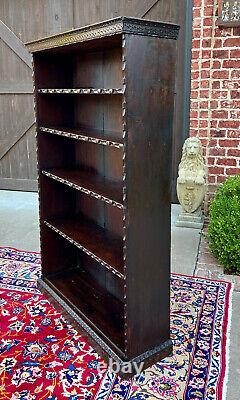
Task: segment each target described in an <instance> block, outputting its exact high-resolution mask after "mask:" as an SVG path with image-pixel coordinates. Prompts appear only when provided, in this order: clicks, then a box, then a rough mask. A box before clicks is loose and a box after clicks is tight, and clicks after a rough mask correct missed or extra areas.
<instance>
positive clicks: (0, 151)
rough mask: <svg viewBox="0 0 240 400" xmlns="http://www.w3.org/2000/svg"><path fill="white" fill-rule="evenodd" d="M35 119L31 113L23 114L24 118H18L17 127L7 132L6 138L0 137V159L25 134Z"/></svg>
mask: <svg viewBox="0 0 240 400" xmlns="http://www.w3.org/2000/svg"><path fill="white" fill-rule="evenodd" d="M34 123H35V120H34V118H33V115H32V114H30V115H25V118H24V120H23V119H22V120H19V124H20V126H19V129H18V130H17V131H15V130H14V132H9V134H8V139H0V160H1V159H2V158H3V157H4V156H5V154H6V153H7V152H8V151H9V150H10V149H11V148H12V147H13V146H14V145H15V144H16V143H17V142H18V141H19V140H20V139H21V138H22V137H23V136H24V135H25V133H26V132H27V131H28V130H29V129H30V128H31V127H32V126H33V124H34Z"/></svg>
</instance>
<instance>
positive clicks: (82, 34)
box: [26, 17, 179, 52]
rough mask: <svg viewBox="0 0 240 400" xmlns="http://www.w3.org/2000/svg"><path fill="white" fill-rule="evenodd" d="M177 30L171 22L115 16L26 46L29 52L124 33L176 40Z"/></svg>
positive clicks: (176, 26) (177, 27)
mask: <svg viewBox="0 0 240 400" xmlns="http://www.w3.org/2000/svg"><path fill="white" fill-rule="evenodd" d="M178 31H179V26H178V25H175V24H172V23H171V24H170V23H166V22H158V21H148V20H144V19H139V18H132V17H117V18H113V19H110V20H107V21H103V22H99V23H96V24H93V25H88V26H85V27H83V28H79V29H73V30H70V31H67V32H63V33H60V34H56V35H53V36H48V37H46V38H42V39H38V40H35V41H32V42H28V43H26V46H27V48H28V50H29V51H30V52H37V51H42V50H47V49H53V48H55V47H62V46H69V45H72V44H76V43H81V42H86V41H90V40H94V39H99V38H104V37H108V36H113V35H119V34H124V33H128V34H133V35H143V36H155V37H160V38H166V39H174V40H176V39H177V37H178Z"/></svg>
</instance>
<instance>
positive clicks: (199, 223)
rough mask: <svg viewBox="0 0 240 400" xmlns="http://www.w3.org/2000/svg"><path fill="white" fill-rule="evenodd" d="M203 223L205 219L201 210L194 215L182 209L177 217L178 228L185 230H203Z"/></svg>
mask: <svg viewBox="0 0 240 400" xmlns="http://www.w3.org/2000/svg"><path fill="white" fill-rule="evenodd" d="M203 221H204V218H203V212H202V210H201V208H200V209H198V210H196V211H195V212H193V213H187V212H186V211H184V210H183V209H181V212H180V213H179V215H178V217H177V221H176V226H180V227H183V228H195V229H202V228H203Z"/></svg>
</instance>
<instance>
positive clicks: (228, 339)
mask: <svg viewBox="0 0 240 400" xmlns="http://www.w3.org/2000/svg"><path fill="white" fill-rule="evenodd" d="M233 291H234V283H232V285H231V289H230V293H229V310H228V324H227V332H226V372H225V377H224V382H223V392H222V400H227V388H228V380H229V364H230V344H231V326H232V311H233Z"/></svg>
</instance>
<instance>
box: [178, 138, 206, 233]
mask: <svg viewBox="0 0 240 400" xmlns="http://www.w3.org/2000/svg"><path fill="white" fill-rule="evenodd" d="M205 185H206V168H205V165H204V161H203V153H202V144H201V141H200V140H199V139H198V138H196V137H193V138H188V139H187V140H186V141H185V143H184V145H183V152H182V160H181V162H180V164H179V169H178V179H177V195H178V200H179V202H180V204H181V206H182V210H181V212H180V214H179V216H178V219H177V222H176V225H177V226H189V227H193V228H202V225H203V215H202V210H201V206H202V202H203V199H204V196H205Z"/></svg>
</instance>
